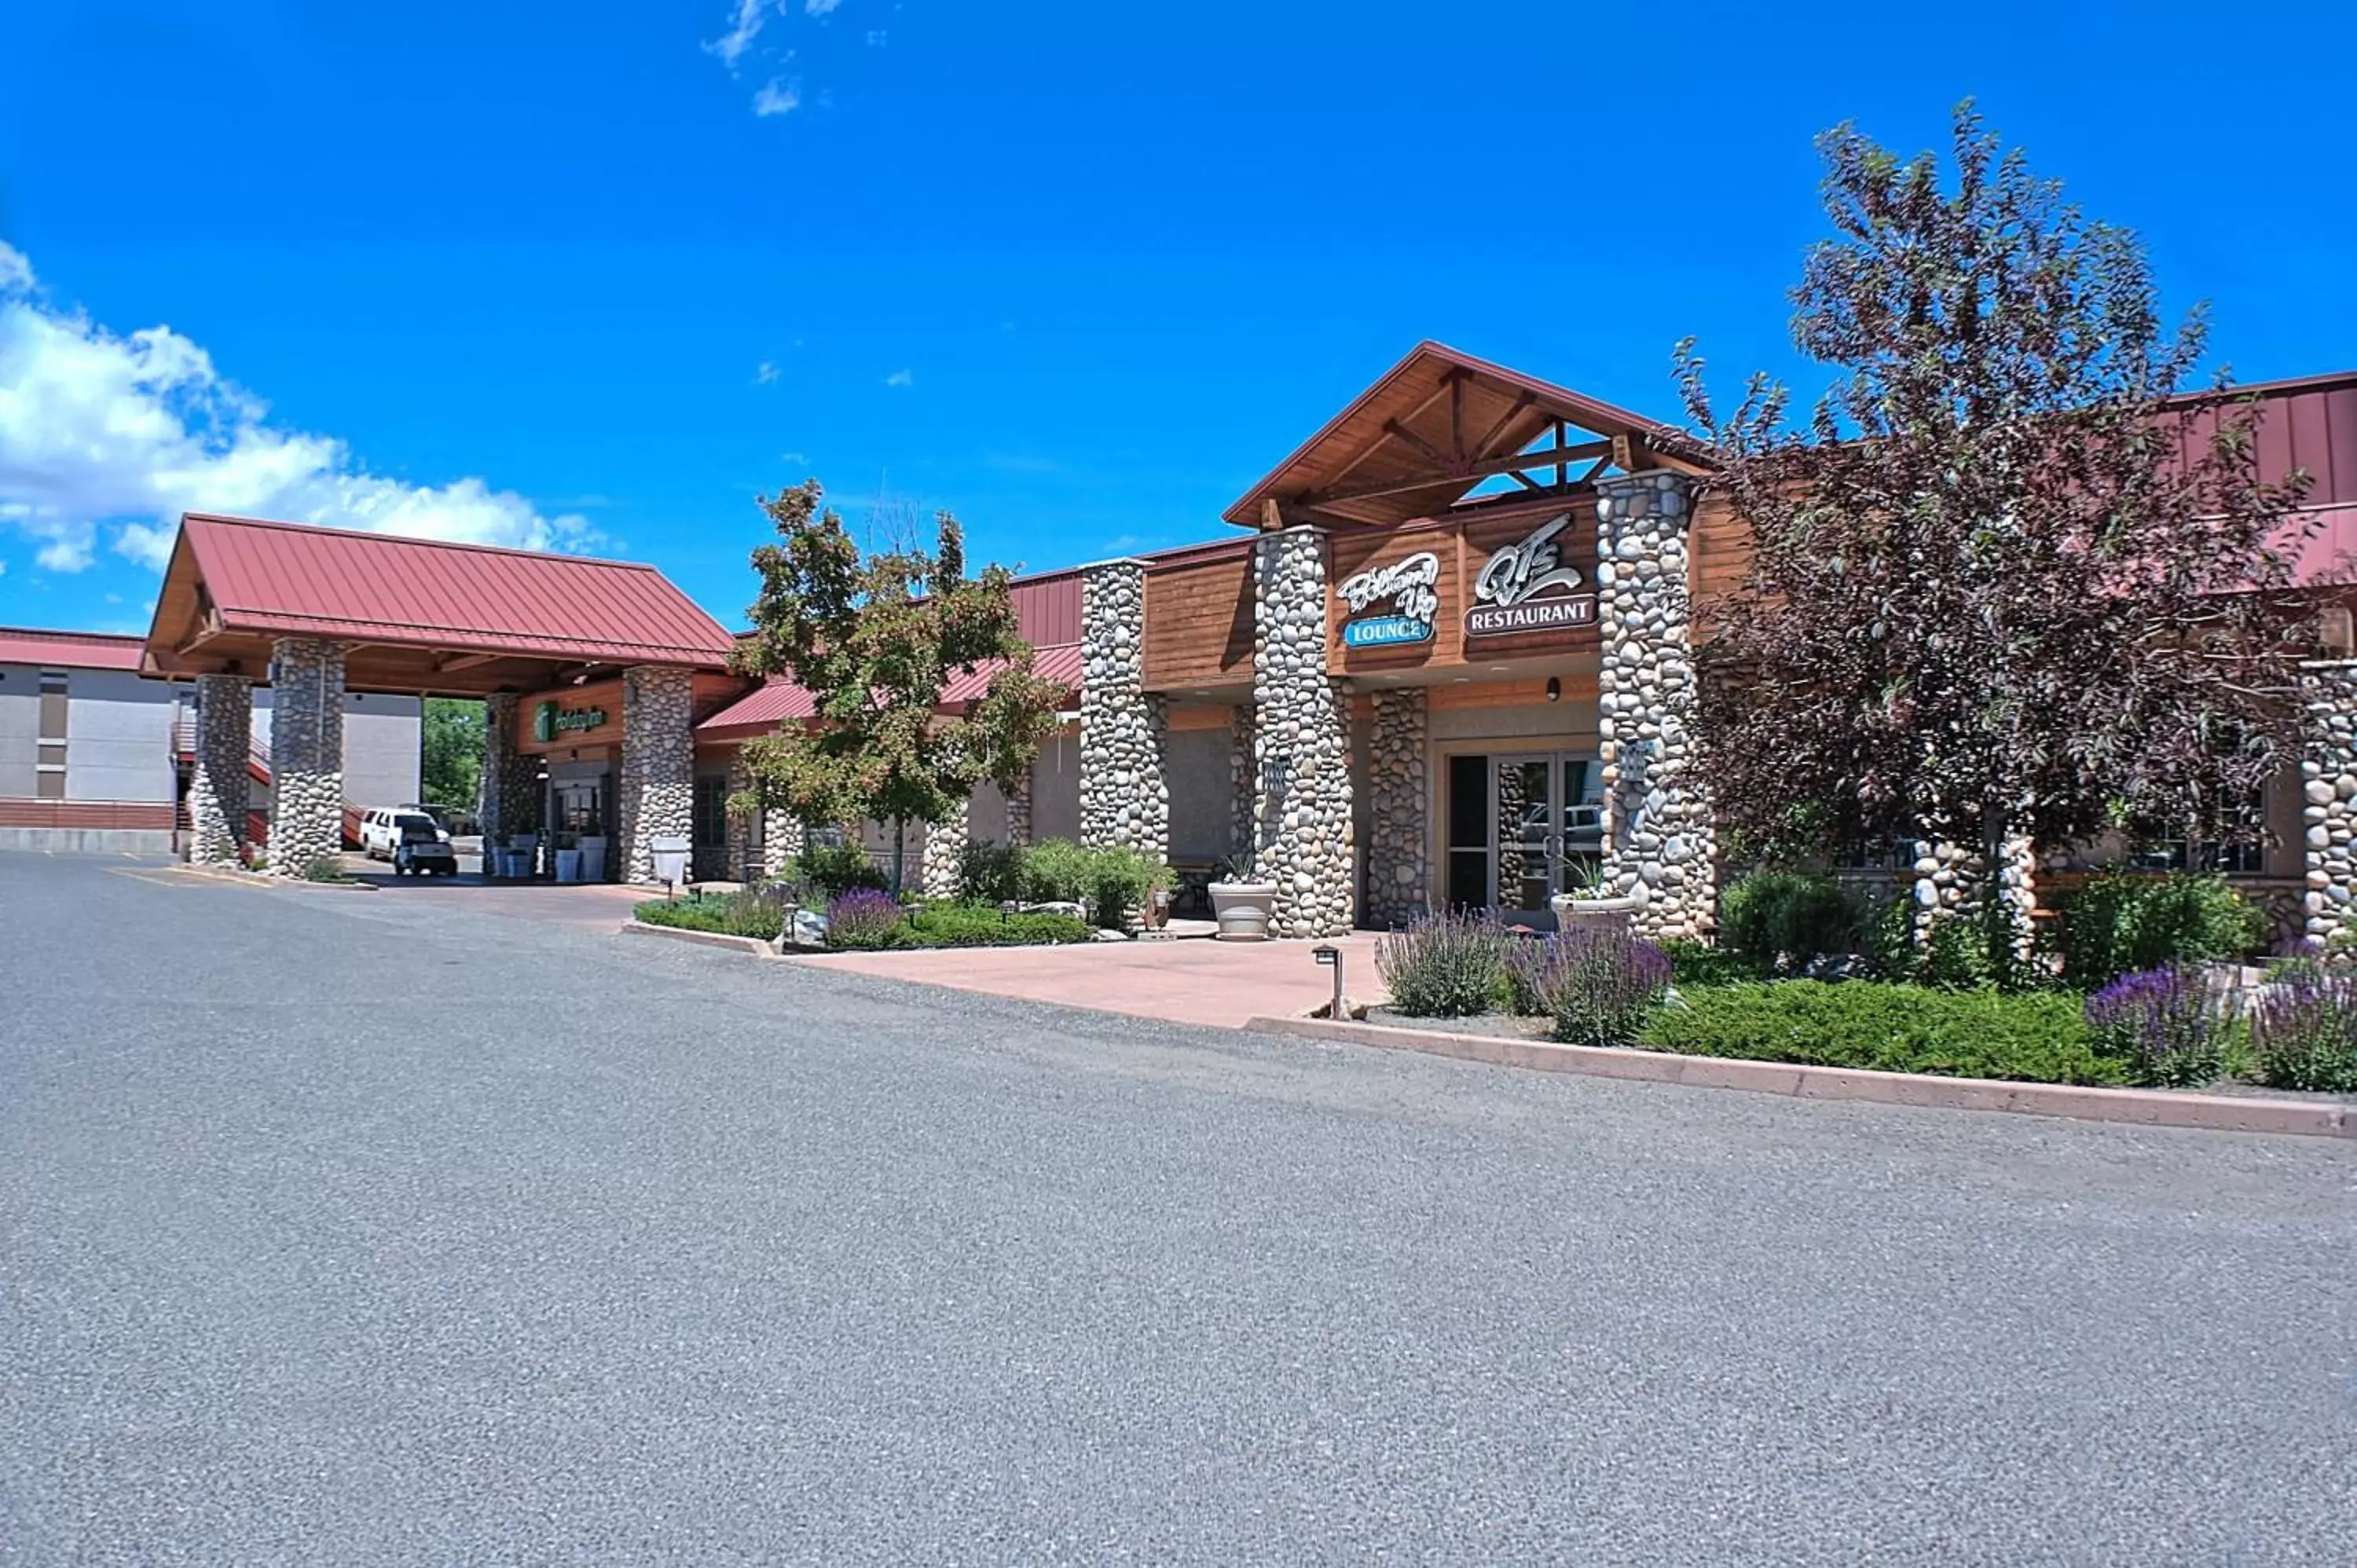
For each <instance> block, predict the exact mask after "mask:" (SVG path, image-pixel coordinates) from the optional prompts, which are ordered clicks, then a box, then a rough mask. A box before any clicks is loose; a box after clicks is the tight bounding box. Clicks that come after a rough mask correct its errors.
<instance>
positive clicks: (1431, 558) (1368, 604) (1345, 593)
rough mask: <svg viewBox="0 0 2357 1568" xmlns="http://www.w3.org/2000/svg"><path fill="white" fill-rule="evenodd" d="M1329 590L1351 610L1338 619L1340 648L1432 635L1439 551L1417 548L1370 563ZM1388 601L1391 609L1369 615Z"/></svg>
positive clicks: (1437, 602)
mask: <svg viewBox="0 0 2357 1568" xmlns="http://www.w3.org/2000/svg"><path fill="white" fill-rule="evenodd" d="M1334 592H1335V593H1336V594H1338V595H1340V597H1341V600H1342V603H1343V605H1344V607H1347V608H1348V609H1349V610H1350V612H1351V618H1350V619H1349V620H1346V621H1344V622H1343V623H1342V646H1343V647H1345V648H1397V647H1400V646H1401V645H1403V644H1405V643H1411V642H1430V641H1431V640H1432V621H1433V618H1434V617H1435V616H1437V615H1438V614H1439V613H1440V557H1439V556H1437V555H1435V554H1434V553H1432V552H1431V551H1429V550H1425V551H1419V552H1418V553H1415V554H1414V555H1411V556H1409V557H1408V558H1407V559H1406V560H1405V561H1394V562H1393V563H1392V564H1390V565H1388V566H1370V567H1368V568H1367V569H1366V570H1365V571H1363V572H1361V573H1359V574H1358V575H1356V576H1351V577H1345V578H1343V579H1342V584H1341V586H1340V587H1338V588H1336V589H1335V590H1334ZM1385 603H1388V604H1389V605H1390V606H1391V607H1392V609H1393V611H1394V613H1393V614H1390V615H1369V614H1368V613H1367V612H1368V611H1369V610H1371V609H1373V608H1374V607H1376V606H1378V605H1381V604H1385Z"/></svg>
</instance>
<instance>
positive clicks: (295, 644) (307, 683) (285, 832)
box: [270, 637, 348, 876]
mask: <svg viewBox="0 0 2357 1568" xmlns="http://www.w3.org/2000/svg"><path fill="white" fill-rule="evenodd" d="M347 651H348V645H347V644H344V643H340V642H326V641H321V640H319V639H314V638H307V637H285V638H281V639H278V642H277V645H276V646H275V648H274V649H273V650H272V653H271V660H270V794H271V811H270V869H271V870H272V871H273V872H274V873H275V874H276V875H280V876H301V875H304V874H305V873H306V872H307V871H309V870H310V869H311V867H312V866H314V865H317V864H318V863H319V862H320V861H323V860H332V859H333V858H334V857H335V856H336V855H337V854H340V853H341V852H342V850H343V847H344V655H345V653H346V652H347Z"/></svg>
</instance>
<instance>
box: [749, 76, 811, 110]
mask: <svg viewBox="0 0 2357 1568" xmlns="http://www.w3.org/2000/svg"><path fill="white" fill-rule="evenodd" d="M801 107H802V83H801V82H800V81H779V80H778V78H776V77H774V76H773V77H771V78H770V80H769V81H765V82H763V83H762V84H761V91H759V92H756V93H755V94H753V113H754V114H755V115H756V116H757V117H758V118H760V119H763V120H766V119H768V118H769V117H770V115H772V114H791V113H793V112H794V111H795V110H797V109H799V108H801Z"/></svg>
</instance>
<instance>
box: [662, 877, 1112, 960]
mask: <svg viewBox="0 0 2357 1568" xmlns="http://www.w3.org/2000/svg"><path fill="white" fill-rule="evenodd" d="M788 908H796V909H797V910H798V911H800V912H801V921H802V928H803V936H804V944H803V945H810V946H816V947H823V948H825V949H826V950H833V951H846V952H857V951H875V950H880V949H888V948H973V947H1033V946H1041V945H1047V944H1053V943H1062V942H1084V941H1088V940H1092V938H1093V936H1094V935H1095V930H1094V928H1092V926H1091V925H1090V924H1089V923H1088V922H1087V921H1086V920H1083V919H1081V918H1077V917H1075V916H1071V915H1059V914H1023V913H1017V912H1013V911H1007V910H1002V909H1000V908H996V906H985V905H973V904H956V903H921V904H906V905H904V904H901V903H899V902H898V901H897V900H895V899H894V898H892V897H891V896H890V895H889V894H887V893H882V892H878V891H876V890H874V889H866V888H857V889H854V890H852V891H850V892H847V893H845V894H843V895H841V896H839V897H835V898H833V899H822V900H821V901H820V902H819V903H818V904H817V905H816V906H815V907H813V905H810V904H802V903H800V902H799V901H798V900H796V899H795V898H794V897H792V896H791V893H790V892H789V891H787V890H782V889H780V888H777V887H763V888H747V889H743V890H740V891H738V892H734V893H726V894H716V895H713V894H707V895H690V896H689V897H685V898H678V899H662V898H656V899H650V900H649V901H647V902H646V903H643V904H640V906H638V908H637V909H636V910H634V911H633V918H636V919H637V920H638V921H639V922H640V924H642V925H649V926H664V927H669V928H671V929H674V930H687V931H708V932H712V933H715V934H717V935H721V936H731V937H751V938H756V939H759V940H762V941H770V942H774V941H776V940H778V938H779V935H780V933H781V932H782V931H783V930H784V929H785V918H786V911H787V909H788ZM819 910H823V924H822V922H821V920H819V919H813V914H814V913H816V912H817V911H819ZM813 938H815V940H813Z"/></svg>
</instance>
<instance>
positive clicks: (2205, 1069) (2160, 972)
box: [2086, 964, 2226, 1089]
mask: <svg viewBox="0 0 2357 1568" xmlns="http://www.w3.org/2000/svg"><path fill="white" fill-rule="evenodd" d="M2221 1013H2222V1010H2221V1008H2220V1007H2219V1004H2218V1001H2217V999H2216V998H2215V997H2214V996H2213V995H2212V993H2211V990H2210V984H2209V982H2208V980H2207V979H2206V978H2205V977H2204V976H2203V974H2202V972H2201V970H2200V969H2198V968H2196V967H2195V966H2193V965H2190V964H2170V965H2169V966H2168V967H2166V968H2162V969H2147V970H2142V971H2139V972H2136V973H2135V974H2124V975H2122V976H2120V978H2119V979H2117V980H2115V981H2113V982H2112V983H2110V984H2109V985H2106V986H2104V988H2103V989H2102V990H2101V991H2098V992H2096V993H2094V994H2093V995H2092V996H2090V997H2088V998H2087V1004H2086V1018H2087V1027H2088V1029H2089V1030H2090V1031H2091V1032H2092V1033H2093V1035H2094V1036H2095V1048H2096V1049H2097V1050H2099V1051H2102V1052H2104V1054H2106V1055H2110V1056H2116V1057H2119V1058H2124V1059H2125V1060H2126V1062H2127V1063H2128V1065H2129V1068H2130V1070H2131V1071H2132V1072H2134V1074H2135V1075H2136V1079H2137V1081H2138V1082H2141V1083H2148V1084H2155V1085H2158V1086H2160V1087H2163V1088H2170V1089H2176V1088H2183V1087H2185V1086H2187V1085H2190V1084H2202V1083H2208V1082H2211V1081H2212V1079H2216V1078H2218V1077H2220V1076H2221V1075H2222V1074H2223V1073H2224V1072H2225V1070H2226V1029H2225V1020H2224V1019H2223V1018H2222V1015H2221Z"/></svg>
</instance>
